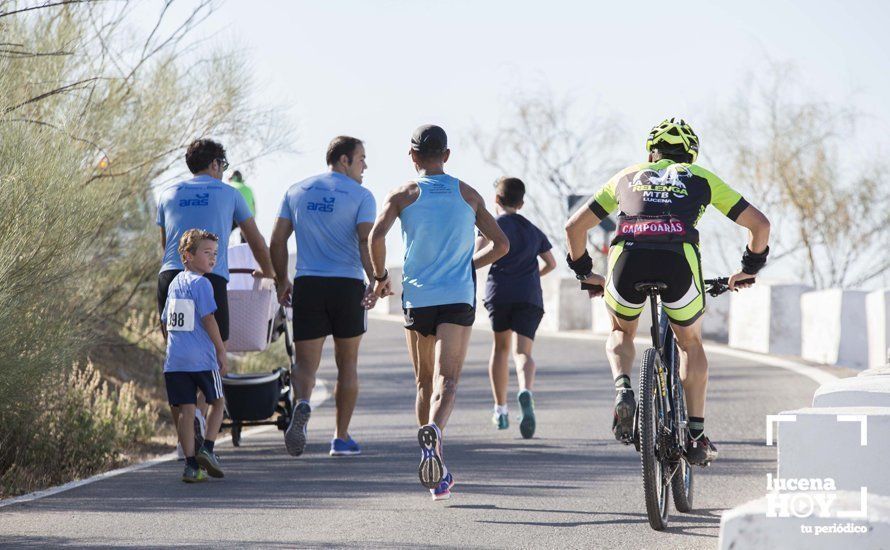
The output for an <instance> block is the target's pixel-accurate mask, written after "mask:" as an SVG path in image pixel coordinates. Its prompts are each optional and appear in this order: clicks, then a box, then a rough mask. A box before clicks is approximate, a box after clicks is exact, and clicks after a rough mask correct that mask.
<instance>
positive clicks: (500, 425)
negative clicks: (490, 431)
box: [491, 411, 510, 430]
mask: <svg viewBox="0 0 890 550" xmlns="http://www.w3.org/2000/svg"><path fill="white" fill-rule="evenodd" d="M491 423H492V424H494V426H495V428H497V429H499V430H506V429H507V428H509V427H510V416H509V415H507V414H498V413H497V411H495V413H494V414H492V415H491Z"/></svg>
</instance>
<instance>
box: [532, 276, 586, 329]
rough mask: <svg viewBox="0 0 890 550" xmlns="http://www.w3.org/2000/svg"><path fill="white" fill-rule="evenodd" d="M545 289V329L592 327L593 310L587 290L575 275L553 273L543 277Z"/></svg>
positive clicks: (542, 285) (542, 322) (543, 325)
mask: <svg viewBox="0 0 890 550" xmlns="http://www.w3.org/2000/svg"><path fill="white" fill-rule="evenodd" d="M541 287H542V289H543V291H544V311H546V312H547V313H546V314H545V315H544V319H543V321H541V328H542V329H543V330H582V329H588V330H589V329H590V327H591V319H592V311H591V307H590V298H588V297H587V292H585V291H582V290H581V286H580V283H579V282H578V281H577V279H575V278H574V277H560V276H558V275H556V274H551V275H548V276H546V277H544V278H543V279H541Z"/></svg>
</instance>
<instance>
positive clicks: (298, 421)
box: [284, 402, 312, 456]
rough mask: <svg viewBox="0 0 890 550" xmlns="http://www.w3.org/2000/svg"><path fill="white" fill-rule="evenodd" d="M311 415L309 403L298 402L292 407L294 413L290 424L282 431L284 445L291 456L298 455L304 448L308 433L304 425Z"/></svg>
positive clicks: (307, 422)
mask: <svg viewBox="0 0 890 550" xmlns="http://www.w3.org/2000/svg"><path fill="white" fill-rule="evenodd" d="M311 415H312V409H311V408H310V407H309V403H305V402H304V403H300V404H299V405H297V407H296V408H295V409H294V415H293V416H292V417H291V419H290V426H288V427H287V431H286V432H284V445H285V447H287V452H288V453H289V454H290V455H291V456H300V455H301V454H303V450H304V449H305V448H306V438H307V435H308V430H307V429H306V426H307V425H308V424H309V417H310V416H311Z"/></svg>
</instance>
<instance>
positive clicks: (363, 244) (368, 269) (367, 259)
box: [355, 222, 374, 283]
mask: <svg viewBox="0 0 890 550" xmlns="http://www.w3.org/2000/svg"><path fill="white" fill-rule="evenodd" d="M373 227H374V224H373V223H371V222H363V223H360V224H358V225H356V226H355V230H356V232H357V233H358V251H359V256H360V257H361V260H362V268H363V269H364V270H365V276H367V277H368V282H369V283H373V282H374V266H372V265H371V247H370V239H369V238H370V235H371V229H372V228H373Z"/></svg>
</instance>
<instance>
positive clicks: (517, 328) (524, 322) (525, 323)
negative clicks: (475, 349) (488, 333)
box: [485, 302, 544, 340]
mask: <svg viewBox="0 0 890 550" xmlns="http://www.w3.org/2000/svg"><path fill="white" fill-rule="evenodd" d="M485 309H487V310H488V317H489V319H491V330H493V331H495V332H503V331H505V330H512V331H513V332H515V333H516V334H521V335H523V336H525V337H526V338H531V339H532V340H534V339H535V332H537V331H538V325H540V324H541V319H542V318H543V317H544V310H543V309H541V308H539V307H538V306H536V305H534V304H529V303H527V302H514V303H507V304H490V303H486V304H485Z"/></svg>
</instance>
